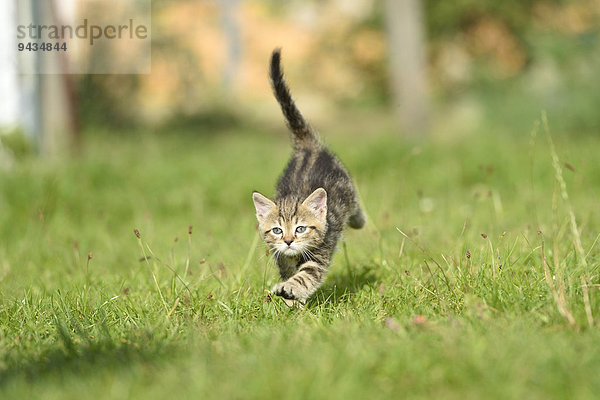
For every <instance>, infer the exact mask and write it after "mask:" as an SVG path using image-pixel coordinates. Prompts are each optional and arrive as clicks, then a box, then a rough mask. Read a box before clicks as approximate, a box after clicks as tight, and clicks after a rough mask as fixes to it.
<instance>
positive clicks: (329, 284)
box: [310, 265, 377, 306]
mask: <svg viewBox="0 0 600 400" xmlns="http://www.w3.org/2000/svg"><path fill="white" fill-rule="evenodd" d="M376 269H377V267H376V266H373V265H366V266H362V267H358V268H347V269H346V270H345V271H343V272H339V273H335V274H331V275H330V276H329V278H328V279H327V281H326V282H325V284H323V286H321V288H320V289H319V290H318V291H317V293H316V294H315V296H314V297H313V299H312V300H311V302H310V303H311V304H313V305H316V306H318V305H322V304H334V303H339V302H344V301H346V299H347V298H348V296H349V295H352V294H354V293H357V292H358V291H359V290H361V289H362V288H363V287H364V286H371V285H373V283H374V282H375V281H376V280H377V275H376V272H375V271H376Z"/></svg>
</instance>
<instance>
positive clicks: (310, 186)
mask: <svg viewBox="0 0 600 400" xmlns="http://www.w3.org/2000/svg"><path fill="white" fill-rule="evenodd" d="M280 58H281V51H280V50H279V49H276V50H275V51H273V54H272V56H271V70H270V76H271V85H272V87H273V92H274V94H275V98H276V99H277V101H278V102H279V105H280V106H281V110H282V111H283V115H284V116H285V119H286V121H287V125H288V127H289V129H290V131H291V132H292V142H293V154H292V157H291V159H290V161H289V162H288V165H287V167H286V168H285V170H284V171H283V175H282V176H281V178H279V182H278V183H277V189H276V193H275V200H271V199H269V198H267V197H265V196H263V195H262V194H260V193H258V192H254V193H253V194H252V198H253V200H254V206H255V208H256V218H257V220H258V227H259V231H260V233H261V235H262V237H263V239H264V241H265V242H266V243H267V246H268V247H269V249H270V251H272V252H273V253H274V255H275V259H276V260H277V264H278V266H279V272H280V274H281V278H282V280H283V281H282V282H280V283H278V284H276V285H275V286H274V287H273V292H274V293H275V294H277V295H279V296H282V297H284V298H286V299H292V300H298V301H300V302H302V303H305V302H306V300H307V299H308V298H309V297H310V296H311V295H312V294H313V293H314V292H315V291H316V290H317V289H318V288H319V286H320V285H321V283H322V282H323V280H324V279H325V274H326V272H327V268H328V266H329V263H330V261H331V257H332V255H333V252H334V250H335V247H336V244H337V241H338V239H339V237H340V235H341V233H342V230H343V228H344V225H346V224H348V225H349V226H350V227H352V228H355V229H358V228H362V227H363V225H364V224H365V220H366V219H365V214H364V213H363V212H362V210H361V209H360V206H359V204H358V198H357V196H356V191H355V189H354V186H353V184H352V180H351V179H350V176H349V175H348V172H346V169H345V168H344V166H343V165H342V163H341V162H340V161H339V160H338V159H337V158H336V157H335V156H334V155H333V154H332V153H331V152H330V151H329V150H327V149H326V148H325V147H324V146H323V145H322V144H321V143H320V141H319V139H318V138H317V134H316V132H315V131H314V130H313V128H312V127H311V126H310V125H309V124H308V123H307V122H306V120H305V119H304V117H303V116H302V114H301V113H300V111H299V110H298V108H297V107H296V105H295V103H294V101H293V100H292V97H291V95H290V91H289V89H288V87H287V85H286V83H285V79H284V77H283V72H282V70H281V66H280Z"/></svg>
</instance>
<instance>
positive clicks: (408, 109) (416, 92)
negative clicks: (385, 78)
mask: <svg viewBox="0 0 600 400" xmlns="http://www.w3.org/2000/svg"><path fill="white" fill-rule="evenodd" d="M384 3H385V19H386V21H385V22H386V28H387V29H386V31H387V45H388V58H389V72H390V79H391V89H392V92H393V96H394V106H395V110H396V114H397V116H398V118H399V120H400V124H401V126H402V128H403V129H404V131H405V132H406V134H407V135H409V136H421V135H423V134H425V133H426V132H427V130H428V126H429V104H428V99H427V64H426V61H425V40H424V21H423V12H422V4H421V0H384Z"/></svg>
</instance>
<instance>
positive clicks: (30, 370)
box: [0, 339, 176, 387]
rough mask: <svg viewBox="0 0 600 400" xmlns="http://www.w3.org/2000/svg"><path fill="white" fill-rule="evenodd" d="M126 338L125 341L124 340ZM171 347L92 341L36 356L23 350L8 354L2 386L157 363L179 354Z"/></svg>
mask: <svg viewBox="0 0 600 400" xmlns="http://www.w3.org/2000/svg"><path fill="white" fill-rule="evenodd" d="M123 341H124V342H125V343H123ZM174 350H175V349H173V348H171V347H170V346H157V345H156V343H153V344H150V343H147V342H146V341H141V342H136V343H132V342H129V341H128V340H126V339H122V340H119V341H110V340H105V339H104V340H100V341H90V342H87V343H83V344H80V345H76V344H72V345H70V346H67V347H66V346H62V345H56V346H54V347H53V348H51V349H48V350H46V351H42V352H39V353H37V354H32V355H29V354H27V355H24V354H22V353H20V352H17V351H15V352H13V353H12V354H6V355H4V357H3V359H2V360H1V367H0V387H2V386H4V385H6V384H7V383H8V382H10V381H11V380H12V379H26V380H28V381H35V380H37V379H42V378H46V377H56V376H62V375H65V374H70V373H75V374H77V375H82V374H88V373H89V374H97V373H98V372H99V371H103V370H107V369H111V370H114V369H119V368H123V367H128V366H131V365H133V364H137V363H157V362H160V361H162V360H164V359H165V358H168V357H171V356H172V355H173V354H175V353H176V351H174Z"/></svg>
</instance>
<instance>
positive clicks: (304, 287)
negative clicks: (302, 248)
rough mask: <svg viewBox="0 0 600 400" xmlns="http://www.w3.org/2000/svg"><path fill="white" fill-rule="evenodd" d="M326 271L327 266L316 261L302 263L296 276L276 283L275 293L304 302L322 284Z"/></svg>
mask: <svg viewBox="0 0 600 400" xmlns="http://www.w3.org/2000/svg"><path fill="white" fill-rule="evenodd" d="M326 272H327V267H324V266H322V265H320V264H318V263H316V262H314V261H307V262H305V263H304V264H302V265H300V268H299V269H298V272H296V274H295V275H294V276H292V277H291V278H289V279H288V280H287V281H284V282H280V283H278V284H276V285H275V286H274V287H273V293H275V294H276V295H277V296H281V297H283V298H284V299H290V300H298V301H299V302H301V303H303V304H304V303H306V300H308V298H309V297H310V296H311V295H312V294H313V293H314V292H316V291H317V289H318V288H319V286H321V283H323V280H324V278H325V273H326Z"/></svg>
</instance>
